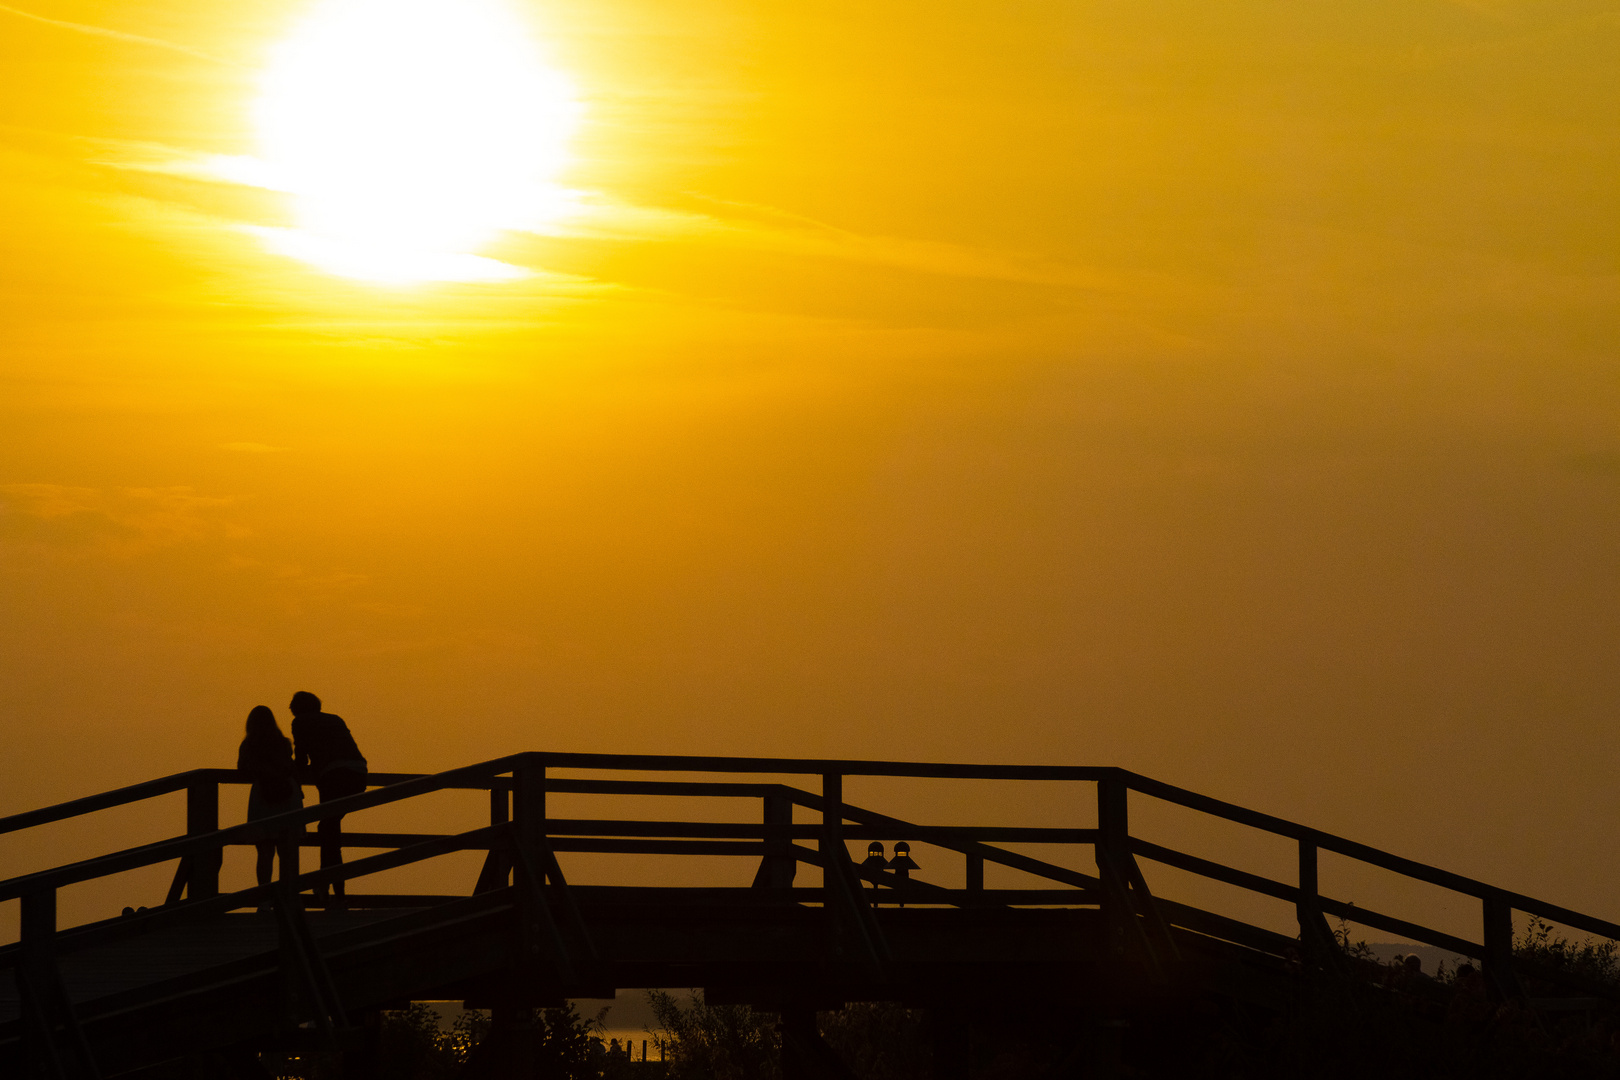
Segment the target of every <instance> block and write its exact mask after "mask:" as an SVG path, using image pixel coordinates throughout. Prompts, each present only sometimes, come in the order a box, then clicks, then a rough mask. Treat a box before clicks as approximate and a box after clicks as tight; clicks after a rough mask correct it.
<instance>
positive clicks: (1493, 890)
mask: <svg viewBox="0 0 1620 1080" xmlns="http://www.w3.org/2000/svg"><path fill="white" fill-rule="evenodd" d="M1120 773H1121V776H1122V779H1123V780H1124V782H1125V783H1126V785H1127V786H1128V787H1129V788H1130V789H1131V790H1133V791H1137V792H1140V793H1141V794H1143V795H1148V796H1151V797H1153V798H1156V799H1161V800H1163V801H1165V802H1169V803H1175V804H1177V805H1180V806H1185V807H1187V808H1188V809H1191V810H1199V811H1202V812H1203V813H1206V814H1209V815H1211V816H1213V817H1219V818H1224V819H1226V820H1228V821H1233V822H1236V823H1238V824H1240V825H1248V826H1250V827H1251V828H1255V829H1259V830H1261V831H1263V832H1269V833H1273V834H1275V835H1278V836H1285V837H1288V838H1289V839H1291V840H1295V841H1298V842H1301V843H1307V844H1312V845H1314V846H1315V847H1317V848H1319V849H1321V850H1323V851H1331V852H1334V853H1335V854H1338V855H1344V856H1347V857H1349V858H1352V859H1355V860H1357V861H1358V862H1364V863H1368V864H1370V865H1372V866H1377V867H1381V868H1382V869H1385V870H1390V871H1393V872H1395V873H1397V874H1400V875H1402V876H1403V877H1409V878H1413V879H1415V880H1418V881H1425V882H1428V883H1429V884H1431V885H1438V886H1440V887H1441V888H1445V889H1450V890H1451V891H1453V892H1459V893H1463V894H1464V895H1467V896H1472V897H1475V898H1476V899H1479V900H1494V901H1501V902H1503V903H1506V904H1508V905H1509V906H1510V907H1512V908H1514V909H1515V910H1518V911H1523V912H1525V913H1527V914H1532V915H1540V916H1543V917H1545V918H1548V919H1553V920H1555V921H1557V922H1560V923H1563V924H1564V925H1566V926H1571V927H1574V928H1576V929H1579V930H1585V931H1587V932H1589V933H1594V934H1601V935H1603V936H1604V937H1608V938H1615V939H1620V923H1613V922H1610V921H1609V920H1607V919H1599V918H1595V917H1593V916H1591V915H1586V914H1583V913H1581V912H1578V911H1573V910H1571V909H1569V908H1566V907H1561V906H1559V905H1557V904H1552V903H1549V902H1547V901H1545V900H1540V899H1537V898H1536V897H1532V896H1527V895H1525V894H1524V893H1518V892H1513V891H1512V890H1509V889H1503V888H1499V887H1497V886H1495V885H1491V884H1489V883H1487V882H1483V881H1480V880H1478V879H1476V878H1471V877H1467V876H1465V875H1463V874H1455V873H1452V872H1451V871H1449V870H1442V869H1440V868H1439V867H1436V866H1430V865H1428V864H1427V863H1420V862H1418V861H1417V860H1415V859H1408V858H1406V857H1404V856H1401V855H1396V854H1393V853H1392V852H1388V851H1384V850H1382V849H1381V848H1375V847H1373V846H1371V845H1369V844H1362V843H1359V842H1357V841H1355V840H1349V839H1346V838H1345V837H1342V836H1336V835H1334V834H1333V833H1329V832H1323V831H1322V830H1320V829H1312V828H1309V827H1307V826H1304V825H1300V824H1298V823H1296V822H1292V821H1288V820H1287V819H1285V818H1279V817H1274V816H1273V815H1271V814H1264V813H1261V812H1259V811H1257V810H1250V809H1248V808H1247V807H1243V806H1238V805H1236V804H1234V803H1229V802H1225V801H1223V800H1221V799H1216V798H1212V797H1210V796H1208V795H1201V794H1199V793H1198V792H1195V791H1189V790H1187V789H1186V788H1182V787H1177V786H1175V785H1174V784H1167V783H1165V782H1164V781H1162V780H1154V779H1152V778H1151V777H1147V776H1143V775H1141V774H1140V773H1133V772H1126V771H1125V770H1120ZM1216 865H1219V864H1216ZM1195 872H1196V871H1195Z"/></svg>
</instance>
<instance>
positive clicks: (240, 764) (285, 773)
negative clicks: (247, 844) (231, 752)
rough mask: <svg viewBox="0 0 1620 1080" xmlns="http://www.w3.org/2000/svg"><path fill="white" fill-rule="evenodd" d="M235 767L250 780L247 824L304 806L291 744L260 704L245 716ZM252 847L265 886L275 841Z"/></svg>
mask: <svg viewBox="0 0 1620 1080" xmlns="http://www.w3.org/2000/svg"><path fill="white" fill-rule="evenodd" d="M236 767H237V769H238V770H240V771H241V772H244V773H246V774H247V775H248V777H249V778H250V779H251V780H252V781H253V786H252V787H251V788H249V789H248V813H247V816H248V820H249V821H257V820H258V819H259V818H265V817H270V816H271V815H273V814H285V813H286V812H287V811H289V810H297V809H298V808H299V807H301V806H303V805H304V790H303V788H301V787H299V786H298V784H297V782H296V781H295V780H294V778H293V775H294V774H293V752H292V743H291V742H290V741H289V740H288V739H287V736H285V735H283V734H282V733H281V727H280V725H279V724H277V723H276V714H275V713H273V712H271V711H270V710H269V708H267V707H266V706H264V705H255V706H253V711H252V712H250V713H248V718H247V738H245V739H243V740H242V749H241V750H239V751H238V752H237V755H236ZM256 846H257V847H258V849H259V864H258V867H257V870H258V875H259V884H260V885H268V884H270V881H271V879H272V878H273V877H274V876H275V868H276V842H275V841H274V840H266V841H265V842H264V843H261V844H258V845H256ZM282 869H283V870H285V869H286V867H283V868H282Z"/></svg>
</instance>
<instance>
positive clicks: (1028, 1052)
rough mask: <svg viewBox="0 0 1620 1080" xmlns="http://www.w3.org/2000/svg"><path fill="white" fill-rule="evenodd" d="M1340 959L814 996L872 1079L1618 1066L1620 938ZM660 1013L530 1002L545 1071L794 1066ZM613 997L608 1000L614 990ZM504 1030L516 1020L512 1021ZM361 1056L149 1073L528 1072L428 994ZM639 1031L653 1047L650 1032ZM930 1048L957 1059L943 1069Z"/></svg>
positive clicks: (573, 1076) (1560, 1074) (845, 1049)
mask: <svg viewBox="0 0 1620 1080" xmlns="http://www.w3.org/2000/svg"><path fill="white" fill-rule="evenodd" d="M1340 945H1341V952H1342V963H1341V964H1340V965H1339V970H1338V971H1337V972H1336V973H1328V972H1324V971H1322V970H1320V969H1317V968H1314V967H1311V966H1307V965H1305V964H1302V963H1301V964H1296V965H1293V969H1292V971H1291V973H1290V980H1291V992H1290V994H1289V995H1288V1000H1287V1002H1286V1004H1285V1005H1284V1006H1283V1007H1282V1008H1275V1007H1272V1008H1267V1007H1263V1006H1260V1005H1255V1004H1245V1003H1244V1002H1242V1001H1240V1000H1238V999H1237V998H1235V997H1227V996H1221V995H1216V994H1212V993H1192V994H1186V995H1182V996H1179V997H1174V998H1170V999H1167V1000H1165V1001H1164V1002H1162V1004H1161V1006H1159V1007H1156V1008H1154V1009H1151V1010H1143V1011H1138V1012H1136V1013H1133V1014H1122V1015H1120V1016H1117V1017H1115V1018H1113V1019H1112V1020H1111V1021H1102V1022H1099V1020H1098V1018H1096V1017H1095V1016H1093V1017H1090V1018H1085V1017H1081V1016H1078V1015H1075V1014H1073V1013H1065V1011H1064V1010H1063V1009H1061V1008H1051V1009H1047V1010H1041V1009H1039V1008H1032V1007H1029V1006H1021V1007H1019V1008H1018V1009H1017V1010H1016V1011H1014V1010H1011V1009H1008V1010H998V1009H996V1008H994V1007H991V1006H979V1007H976V1008H973V1009H971V1010H967V1011H958V1012H954V1013H951V1014H949V1015H944V1016H942V1015H941V1014H940V1013H939V1012H938V1011H934V1012H924V1011H920V1010H911V1009H907V1008H904V1007H902V1006H900V1005H896V1004H891V1003H872V1002H868V1003H855V1004H851V1005H849V1006H847V1007H845V1008H844V1009H841V1010H839V1011H837V1012H825V1013H821V1014H819V1015H818V1017H817V1027H818V1029H819V1032H820V1036H821V1038H822V1040H823V1041H824V1042H825V1043H826V1044H827V1045H828V1046H829V1047H830V1048H831V1049H832V1051H833V1052H834V1054H835V1055H836V1056H837V1058H838V1060H839V1061H840V1062H842V1063H843V1065H844V1066H846V1067H847V1069H848V1073H849V1074H852V1075H853V1076H854V1077H857V1078H859V1080H931V1078H933V1077H936V1076H945V1075H949V1076H955V1077H966V1078H971V1080H1024V1078H1029V1080H1037V1078H1042V1077H1052V1078H1059V1077H1063V1078H1076V1080H1078V1078H1084V1077H1091V1076H1120V1077H1175V1078H1182V1077H1211V1078H1232V1080H1240V1078H1241V1080H1250V1078H1252V1080H1270V1078H1283V1077H1287V1078H1302V1077H1317V1078H1323V1080H1338V1078H1344V1080H1352V1078H1358V1080H1359V1078H1364V1077H1372V1078H1379V1080H1399V1078H1406V1077H1425V1078H1433V1077H1459V1078H1460V1077H1468V1078H1471V1080H1478V1078H1487V1080H1494V1078H1502V1080H1507V1078H1513V1080H1521V1078H1528V1080H1539V1078H1548V1080H1562V1078H1572V1080H1585V1078H1604V1077H1614V1078H1616V1080H1620V956H1617V955H1616V953H1617V946H1616V944H1615V943H1614V942H1604V943H1601V944H1582V943H1576V942H1571V941H1569V940H1567V939H1564V938H1562V937H1560V936H1558V935H1557V934H1556V933H1555V932H1554V931H1553V928H1552V927H1550V926H1547V925H1546V924H1544V923H1536V924H1533V925H1532V926H1531V927H1530V929H1529V931H1528V932H1527V933H1526V934H1524V935H1523V936H1521V937H1520V938H1519V939H1518V940H1517V942H1516V943H1515V957H1516V961H1517V966H1518V968H1519V974H1520V983H1521V989H1522V990H1523V992H1524V996H1523V999H1522V1000H1511V1001H1504V1000H1500V999H1499V998H1498V997H1497V996H1495V995H1493V994H1492V993H1491V992H1490V991H1489V988H1488V987H1487V984H1486V981H1485V979H1484V978H1483V976H1482V974H1481V973H1480V972H1478V971H1476V970H1474V969H1473V968H1472V966H1470V965H1462V966H1460V967H1459V968H1457V969H1455V970H1446V969H1444V968H1442V969H1441V970H1440V971H1437V972H1432V973H1429V972H1422V971H1420V970H1417V969H1414V968H1411V967H1408V966H1404V965H1402V964H1399V963H1397V964H1393V965H1386V964H1382V963H1379V962H1378V961H1377V960H1375V959H1373V957H1372V955H1371V952H1370V951H1369V950H1368V949H1367V948H1366V947H1365V946H1364V945H1356V944H1351V943H1349V942H1348V940H1346V939H1345V938H1344V937H1343V936H1342V934H1341V942H1340ZM649 1000H650V1003H651V1005H652V1007H653V1011H654V1013H655V1014H656V1016H657V1018H658V1025H659V1030H658V1031H654V1032H649V1033H648V1045H649V1047H650V1048H651V1049H650V1052H649V1053H648V1054H647V1057H648V1058H649V1060H646V1061H642V1060H639V1054H637V1055H635V1056H634V1057H632V1054H631V1051H630V1048H629V1047H628V1046H625V1047H621V1046H620V1045H619V1044H618V1043H617V1041H610V1040H606V1039H604V1037H603V1035H602V1014H598V1015H596V1016H594V1017H587V1016H582V1015H580V1014H579V1012H578V1011H577V1010H576V1009H575V1008H574V1007H572V1006H570V1007H568V1008H562V1009H544V1010H535V1011H534V1012H532V1013H529V1014H526V1015H524V1016H522V1017H521V1018H520V1020H519V1023H518V1025H517V1026H518V1027H519V1028H521V1029H522V1030H523V1032H524V1034H523V1038H524V1040H525V1045H526V1046H527V1047H529V1049H528V1050H527V1051H526V1053H527V1054H528V1058H527V1059H526V1064H525V1065H524V1067H523V1068H522V1070H521V1072H522V1073H525V1074H530V1075H532V1077H533V1078H534V1080H793V1078H784V1077H783V1076H782V1071H781V1064H780V1061H781V1040H782V1037H783V1036H782V1031H781V1027H780V1025H779V1023H778V1018H777V1017H776V1016H775V1015H774V1014H771V1013H765V1012H758V1011H755V1010H752V1009H749V1008H748V1007H746V1006H740V1005H714V1004H708V1003H706V1002H705V1001H704V1000H703V998H702V996H701V995H698V996H696V997H695V998H693V999H692V1000H689V1001H685V1000H679V999H677V998H674V997H672V996H670V995H668V994H664V993H661V992H658V991H652V992H649ZM603 1012H604V1013H605V1012H606V1010H603ZM507 1037H508V1038H510V1037H511V1036H510V1034H508V1036H507ZM369 1038H370V1042H371V1044H372V1046H373V1047H374V1050H375V1053H374V1054H370V1053H368V1054H365V1055H364V1057H365V1059H366V1061H365V1063H364V1064H361V1063H360V1062H359V1060H358V1059H357V1055H355V1054H354V1053H352V1052H351V1054H349V1055H343V1054H339V1053H335V1052H317V1053H307V1054H273V1055H272V1054H267V1055H264V1056H263V1057H261V1058H260V1059H259V1061H258V1062H257V1065H256V1066H255V1065H254V1064H252V1063H251V1062H244V1061H241V1060H238V1061H236V1062H230V1061H226V1060H223V1059H211V1060H198V1061H194V1062H190V1063H187V1064H185V1065H180V1066H171V1067H170V1068H168V1069H165V1070H162V1071H161V1072H153V1073H149V1074H147V1075H148V1076H149V1077H151V1080H205V1078H206V1080H216V1078H219V1077H224V1076H229V1075H233V1074H237V1075H247V1074H248V1073H257V1074H258V1075H259V1076H261V1077H264V1076H269V1077H276V1078H278V1080H356V1078H360V1080H529V1075H525V1076H521V1077H519V1076H514V1075H513V1069H512V1065H511V1058H510V1057H509V1056H507V1057H503V1056H502V1055H501V1054H500V1053H499V1051H498V1050H492V1049H491V1048H492V1047H493V1046H496V1045H497V1044H498V1043H499V1042H500V1039H499V1038H497V1037H495V1036H494V1035H492V1023H491V1020H490V1017H489V1015H488V1014H486V1013H482V1012H468V1013H464V1014H462V1015H461V1016H460V1017H459V1018H457V1019H456V1020H455V1022H454V1023H453V1024H451V1025H449V1026H445V1025H444V1024H443V1023H442V1021H441V1018H440V1016H439V1014H437V1013H436V1012H434V1011H433V1010H431V1009H429V1008H428V1007H426V1006H423V1005H415V1006H412V1007H411V1008H409V1009H406V1010H402V1011H398V1012H390V1013H385V1014H383V1015H382V1016H381V1017H380V1018H379V1019H378V1020H377V1021H376V1022H375V1023H374V1024H373V1027H372V1029H371V1033H370V1037H369ZM637 1049H638V1050H639V1049H640V1047H639V1046H638V1047H637ZM937 1054H945V1055H948V1056H949V1062H948V1064H949V1066H950V1067H949V1068H947V1069H944V1070H937V1069H936V1065H939V1064H944V1063H942V1062H939V1061H936V1055H937Z"/></svg>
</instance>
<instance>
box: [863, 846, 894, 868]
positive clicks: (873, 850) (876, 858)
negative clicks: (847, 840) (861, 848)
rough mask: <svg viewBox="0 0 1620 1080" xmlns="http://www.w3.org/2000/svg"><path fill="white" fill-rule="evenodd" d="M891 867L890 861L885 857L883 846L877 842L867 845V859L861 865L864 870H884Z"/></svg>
mask: <svg viewBox="0 0 1620 1080" xmlns="http://www.w3.org/2000/svg"><path fill="white" fill-rule="evenodd" d="M888 865H889V860H888V859H885V858H884V857H883V845H882V844H880V843H878V842H877V841H876V840H874V841H872V842H871V843H870V844H867V845H866V859H865V860H864V861H863V862H862V863H861V869H862V870H883V869H885V868H887V867H888Z"/></svg>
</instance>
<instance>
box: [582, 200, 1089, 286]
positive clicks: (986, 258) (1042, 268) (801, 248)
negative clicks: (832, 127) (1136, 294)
mask: <svg viewBox="0 0 1620 1080" xmlns="http://www.w3.org/2000/svg"><path fill="white" fill-rule="evenodd" d="M688 198H689V199H691V200H692V201H694V202H698V203H701V204H705V205H707V206H710V207H713V210H712V211H708V210H686V209H677V208H669V207H647V206H636V205H631V204H627V203H618V202H614V201H612V200H604V199H600V198H598V199H596V200H592V201H590V202H588V203H585V204H584V212H583V213H582V214H581V215H580V216H579V217H578V218H577V219H576V222H575V223H574V225H573V227H572V228H568V227H566V226H565V227H564V229H562V230H559V232H560V233H561V235H564V236H566V235H568V234H570V233H572V234H574V235H578V236H596V237H598V238H602V239H657V240H668V239H678V238H697V239H708V240H713V241H717V242H721V243H731V244H735V245H737V246H740V247H748V248H754V249H757V250H765V251H773V252H779V253H782V254H792V255H804V256H811V257H819V258H829V259H841V260H845V261H850V262H859V263H867V264H873V265H880V266H890V267H894V268H895V269H900V270H912V271H916V272H919V273H926V274H938V275H942V276H946V277H963V278H979V279H984V280H992V281H1015V282H1023V283H1026V284H1033V285H1056V286H1061V287H1067V288H1076V289H1100V288H1104V287H1106V286H1107V285H1108V284H1109V280H1108V279H1107V278H1106V277H1105V275H1103V274H1101V273H1098V272H1096V271H1091V270H1086V269H1081V268H1077V267H1073V266H1062V265H1053V264H1051V263H1050V262H1047V261H1045V260H1041V259H1038V258H1036V257H1034V256H1030V255H1021V254H1018V253H1011V252H997V251H990V250H987V249H983V248H975V247H970V246H967V245H963V244H951V243H944V242H941V241H933V240H912V239H907V238H904V237H896V236H878V235H866V234H862V233H857V232H852V231H850V230H847V229H841V228H838V227H837V226H835V225H829V224H827V223H826V222H823V221H818V220H816V219H814V218H809V217H804V216H802V215H798V214H792V213H788V212H787V211H783V210H778V209H776V208H774V207H769V206H760V205H757V204H754V203H745V202H736V201H732V200H725V199H715V198H710V197H708V196H704V195H696V194H693V195H689V196H688Z"/></svg>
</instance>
